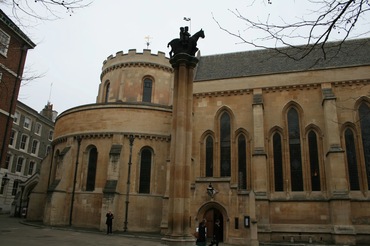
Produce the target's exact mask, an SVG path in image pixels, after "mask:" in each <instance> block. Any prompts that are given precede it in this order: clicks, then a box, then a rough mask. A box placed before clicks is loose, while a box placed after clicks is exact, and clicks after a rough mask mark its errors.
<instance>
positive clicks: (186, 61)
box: [170, 53, 199, 68]
mask: <svg viewBox="0 0 370 246" xmlns="http://www.w3.org/2000/svg"><path fill="white" fill-rule="evenodd" d="M198 62H199V60H198V59H197V58H196V57H194V56H191V55H188V54H186V53H179V54H177V55H175V56H174V57H172V58H171V59H170V63H171V65H172V67H173V68H177V67H179V66H180V65H186V66H188V67H191V68H195V67H196V65H197V64H198Z"/></svg>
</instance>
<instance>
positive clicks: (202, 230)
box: [196, 219, 207, 246]
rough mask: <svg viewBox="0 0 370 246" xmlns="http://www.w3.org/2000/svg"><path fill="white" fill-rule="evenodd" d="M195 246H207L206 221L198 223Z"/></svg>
mask: <svg viewBox="0 0 370 246" xmlns="http://www.w3.org/2000/svg"><path fill="white" fill-rule="evenodd" d="M196 245H199V246H206V245H207V227H206V219H203V220H202V222H200V223H199V227H198V238H197V241H196Z"/></svg>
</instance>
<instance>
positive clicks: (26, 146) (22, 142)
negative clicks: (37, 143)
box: [19, 134, 30, 151]
mask: <svg viewBox="0 0 370 246" xmlns="http://www.w3.org/2000/svg"><path fill="white" fill-rule="evenodd" d="M23 137H27V139H26V142H24V141H23ZM29 140H30V137H29V136H28V135H26V134H22V136H21V142H20V143H19V149H20V150H24V151H27V149H28V142H29ZM23 145H24V146H23ZM22 146H23V147H22Z"/></svg>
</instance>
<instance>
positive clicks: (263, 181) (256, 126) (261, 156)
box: [252, 89, 268, 197]
mask: <svg viewBox="0 0 370 246" xmlns="http://www.w3.org/2000/svg"><path fill="white" fill-rule="evenodd" d="M252 107H253V155H252V177H254V180H253V187H252V188H253V190H254V192H255V193H256V196H257V197H258V196H266V194H267V187H268V186H267V180H268V178H267V156H266V151H265V133H264V118H263V98H262V89H255V90H254V91H253V106H252Z"/></svg>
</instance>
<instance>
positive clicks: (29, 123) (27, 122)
mask: <svg viewBox="0 0 370 246" xmlns="http://www.w3.org/2000/svg"><path fill="white" fill-rule="evenodd" d="M31 126H32V120H31V118H29V117H25V118H24V122H23V127H24V128H26V129H28V130H30V129H31Z"/></svg>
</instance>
